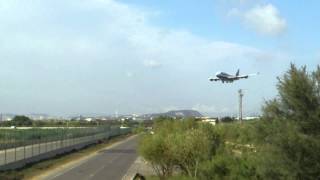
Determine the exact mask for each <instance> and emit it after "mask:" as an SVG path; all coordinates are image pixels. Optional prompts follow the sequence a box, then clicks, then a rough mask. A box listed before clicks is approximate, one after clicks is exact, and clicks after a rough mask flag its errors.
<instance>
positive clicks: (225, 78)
mask: <svg viewBox="0 0 320 180" xmlns="http://www.w3.org/2000/svg"><path fill="white" fill-rule="evenodd" d="M258 74H259V73H256V74H248V75H240V69H238V71H237V73H236V74H235V75H231V74H228V73H225V72H217V73H216V77H217V78H209V80H210V81H221V82H222V83H225V82H226V83H232V82H233V81H236V80H239V79H247V78H248V77H249V76H255V75H258Z"/></svg>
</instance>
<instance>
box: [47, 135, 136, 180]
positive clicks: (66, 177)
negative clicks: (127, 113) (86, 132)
mask: <svg viewBox="0 0 320 180" xmlns="http://www.w3.org/2000/svg"><path fill="white" fill-rule="evenodd" d="M136 147H137V137H133V138H130V139H129V140H128V141H124V142H123V143H120V144H118V145H117V146H114V147H112V148H110V149H106V150H102V151H100V152H99V153H98V154H97V155H96V156H94V157H92V158H90V159H89V160H87V161H85V162H83V163H82V164H80V165H78V166H76V167H73V168H71V169H69V170H66V171H65V172H62V173H60V174H56V175H54V176H52V177H50V178H49V179H53V180H88V179H92V180H99V179H101V180H102V179H103V180H121V179H122V177H123V176H124V175H125V174H126V172H127V170H128V169H129V168H130V166H131V164H132V163H133V162H134V161H135V160H136V158H137V156H138V155H137V153H136Z"/></svg>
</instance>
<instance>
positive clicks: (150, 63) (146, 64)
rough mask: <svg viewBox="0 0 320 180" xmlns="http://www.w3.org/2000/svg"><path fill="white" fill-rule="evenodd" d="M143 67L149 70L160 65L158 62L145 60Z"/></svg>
mask: <svg viewBox="0 0 320 180" xmlns="http://www.w3.org/2000/svg"><path fill="white" fill-rule="evenodd" d="M144 65H145V66H146V67H150V68H159V67H161V66H162V64H161V63H159V62H158V61H155V60H146V61H144Z"/></svg>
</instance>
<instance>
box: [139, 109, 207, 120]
mask: <svg viewBox="0 0 320 180" xmlns="http://www.w3.org/2000/svg"><path fill="white" fill-rule="evenodd" d="M159 116H169V117H202V116H203V115H202V114H201V113H199V112H198V111H195V110H175V111H168V112H166V113H155V114H145V115H142V117H143V118H147V119H153V118H156V117H159Z"/></svg>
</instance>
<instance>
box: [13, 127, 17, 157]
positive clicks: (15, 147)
mask: <svg viewBox="0 0 320 180" xmlns="http://www.w3.org/2000/svg"><path fill="white" fill-rule="evenodd" d="M16 132H17V131H16V129H14V130H13V145H14V162H16V161H17V144H16V136H17V134H16Z"/></svg>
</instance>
